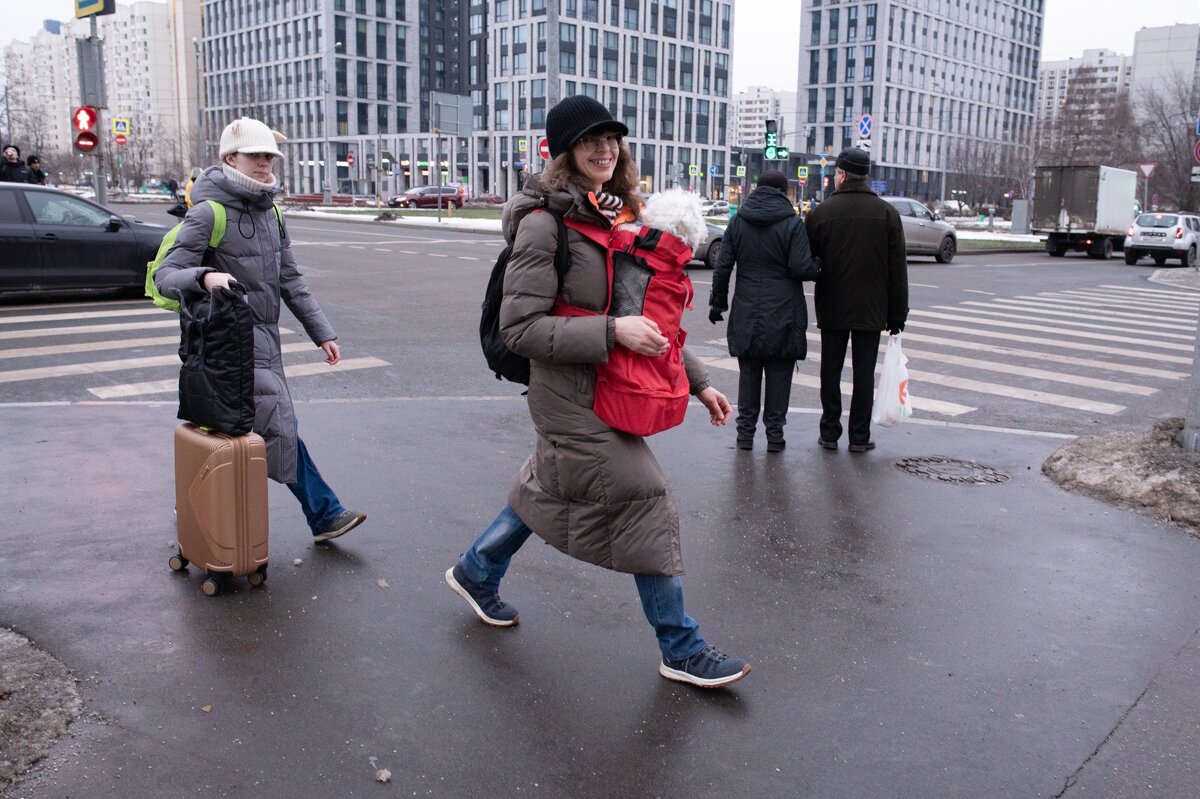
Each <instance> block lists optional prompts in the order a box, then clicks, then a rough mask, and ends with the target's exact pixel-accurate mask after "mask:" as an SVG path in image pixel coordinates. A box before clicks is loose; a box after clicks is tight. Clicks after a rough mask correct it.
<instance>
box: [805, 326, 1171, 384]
mask: <svg viewBox="0 0 1200 799" xmlns="http://www.w3.org/2000/svg"><path fill="white" fill-rule="evenodd" d="M808 335H809V336H810V337H813V336H814V334H813V333H809V334H808ZM904 341H906V342H907V341H920V342H923V343H926V344H940V345H942V346H945V347H956V348H958V349H965V350H976V351H978V352H988V353H992V354H994V355H1005V356H1011V357H1013V358H1025V359H1029V360H1035V361H1052V362H1054V363H1058V364H1067V365H1070V366H1082V367H1084V368H1087V369H1099V370H1104V371H1109V372H1124V373H1126V374H1131V375H1141V376H1143V377H1159V378H1162V379H1164V380H1182V379H1183V378H1185V377H1190V376H1191V375H1190V373H1188V372H1171V371H1168V370H1166V369H1154V368H1152V367H1149V366H1134V365H1133V364H1126V363H1111V362H1109V361H1096V360H1092V359H1091V358H1076V357H1073V356H1071V355H1060V354H1059V353H1056V352H1038V351H1037V350H1015V349H1012V348H1010V347H998V346H996V345H995V344H984V343H983V342H982V341H966V340H964V339H959V338H941V337H939V336H924V335H921V334H920V333H914V332H912V331H911V330H905V331H904Z"/></svg>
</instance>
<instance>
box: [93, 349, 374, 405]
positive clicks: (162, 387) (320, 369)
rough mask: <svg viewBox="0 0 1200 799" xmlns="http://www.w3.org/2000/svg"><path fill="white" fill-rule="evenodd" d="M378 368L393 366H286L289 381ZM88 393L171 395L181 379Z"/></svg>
mask: <svg viewBox="0 0 1200 799" xmlns="http://www.w3.org/2000/svg"><path fill="white" fill-rule="evenodd" d="M378 366H391V364H390V363H388V362H387V361H382V360H380V359H379V358H347V359H346V360H344V361H341V362H340V363H338V364H337V365H336V366H330V365H329V364H327V363H325V362H324V361H320V362H317V363H304V364H297V365H296V366H284V369H283V371H284V373H285V374H286V375H287V377H288V379H291V378H293V377H308V376H310V375H320V374H328V373H330V372H348V371H353V370H355V369H371V368H374V367H378ZM88 391H89V392H90V393H91V394H92V395H93V396H95V397H97V398H98V399H119V398H120V397H141V396H145V395H147V394H171V393H175V392H178V391H179V378H174V379H171V380H149V381H146V382H144V383H124V384H121V385H116V386H98V387H96V388H89V389H88Z"/></svg>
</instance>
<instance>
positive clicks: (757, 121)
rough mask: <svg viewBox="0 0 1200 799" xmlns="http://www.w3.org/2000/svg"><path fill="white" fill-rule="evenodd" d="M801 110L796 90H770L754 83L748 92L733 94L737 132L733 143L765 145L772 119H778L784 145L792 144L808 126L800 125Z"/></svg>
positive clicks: (777, 122)
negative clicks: (769, 123)
mask: <svg viewBox="0 0 1200 799" xmlns="http://www.w3.org/2000/svg"><path fill="white" fill-rule="evenodd" d="M798 113H799V112H798V110H797V108H796V93H795V92H786V91H778V90H776V89H769V88H767V87H766V86H751V87H750V88H748V89H746V90H745V91H741V92H738V93H737V94H735V95H734V96H733V120H734V135H733V137H732V139H733V140H732V142H731V144H732V146H733V147H735V148H743V147H745V148H761V147H762V146H763V135H764V133H765V131H766V123H767V120H768V119H773V120H775V124H776V126H777V133H778V134H779V142H780V144H782V145H783V146H784V147H791V146H792V143H793V141H797V142H799V141H800V140H799V139H794V138H793V135H794V134H795V135H799V134H800V133H801V131H803V129H804V125H803V124H800V125H799V126H797V123H798V122H799V119H798V118H797V114H798Z"/></svg>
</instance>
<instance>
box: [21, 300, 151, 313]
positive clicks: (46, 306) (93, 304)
mask: <svg viewBox="0 0 1200 799" xmlns="http://www.w3.org/2000/svg"><path fill="white" fill-rule="evenodd" d="M100 305H124V306H127V307H134V306H138V307H145V305H146V299H145V298H144V297H143V298H140V299H136V300H95V301H94V302H89V303H81V302H59V303H54V304H49V303H45V304H42V303H39V304H35V305H6V306H4V308H3V309H2V310H0V313H7V312H9V311H44V310H46V309H49V308H74V309H75V310H79V309H80V308H82V307H96V306H100Z"/></svg>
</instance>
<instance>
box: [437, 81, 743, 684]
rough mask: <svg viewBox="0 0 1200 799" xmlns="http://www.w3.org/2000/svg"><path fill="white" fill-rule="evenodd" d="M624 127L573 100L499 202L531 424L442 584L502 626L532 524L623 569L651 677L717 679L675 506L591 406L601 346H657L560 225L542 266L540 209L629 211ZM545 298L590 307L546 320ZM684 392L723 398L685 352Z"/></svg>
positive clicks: (510, 614)
mask: <svg viewBox="0 0 1200 799" xmlns="http://www.w3.org/2000/svg"><path fill="white" fill-rule="evenodd" d="M628 132H629V131H628V128H626V127H625V125H623V124H621V123H620V122H618V121H616V120H615V119H613V117H612V115H611V114H609V112H608V110H607V109H606V108H605V107H604V106H602V105H601V104H600V103H598V102H596V101H595V100H593V99H591V98H588V97H584V96H574V97H568V98H566V99H564V100H563V101H562V102H560V103H558V104H557V105H556V106H554V107H553V108H552V109H550V112H549V113H548V114H547V116H546V135H547V138H548V139H549V145H550V154H551V157H552V159H553V160H552V162H551V164H550V165H549V167H548V168H547V169H546V170H545V171H544V172H543V173H541V174H540V175H537V176H533V177H531V178H530V179H529V180H528V181H527V182H526V184H525V187H524V189H523V191H522V192H521V193H520V194H518V195H517V196H515V197H514V198H513V199H512V200H510V201H509V203H508V205H507V206H506V207H505V209H504V234H505V237H506V239H507V240H508V241H509V242H511V243H512V245H513V251H512V255H511V257H510V259H509V262H508V267H507V271H506V273H505V280H504V299H503V302H502V304H501V308H500V330H501V334H502V336H503V337H504V340H505V343H506V344H508V346H509V347H510V348H511V349H512V350H513V351H514V352H516V353H517V354H519V355H523V356H525V357H528V358H529V360H530V380H529V413H530V416H531V417H532V418H533V423H534V427H535V429H536V430H537V434H538V437H537V444H536V447H535V449H534V452H533V454H532V455H531V456H530V457H529V459H528V460H527V461H526V462H525V464H524V465H523V466H522V467H521V469H520V471H519V472H518V474H517V478H516V481H515V483H514V485H513V487H512V489H511V491H510V492H509V496H508V505H507V506H505V508H504V509H503V510H502V511H501V512H500V515H499V516H498V517H497V518H496V520H495V521H494V522H492V524H491V525H490V526H489V527H488V528H487V529H486V530H484V532H483V533H482V534H481V535H480V536H479V538H478V539H477V540H476V541H475V543H474V544H473V545H472V547H471V548H470V549H469V550H467V552H465V553H464V554H463V555H462V557H461V558H459V560H458V563H456V564H455V565H454V566H453V567H452V568H450V569H449V570H448V571H447V572H446V582H447V584H449V586H450V587H451V588H452V589H453V590H454V591H455V592H456V593H458V594H459V595H460V596H462V598H463V599H465V600H466V601H467V602H468V603H469V604H470V606H471V608H472V610H474V612H475V613H476V615H478V616H479V618H480V619H481V620H482V621H484V622H486V623H487V624H490V625H493V626H496V627H510V626H512V625H515V624H516V623H517V620H518V615H517V611H516V609H515V608H513V607H512V606H511V605H508V604H506V603H504V602H503V601H501V600H500V597H499V595H498V591H499V587H500V580H501V578H502V577H503V576H504V573H505V571H506V570H507V568H508V564H509V561H510V560H511V558H512V556H513V554H514V553H515V552H516V551H517V550H518V549H519V548H520V547H521V545H522V544H524V543H525V540H526V539H527V538H528V537H529V534H530V533H531V532H536V533H537V534H538V535H539V536H540V537H541V538H543V539H545V540H546V542H547V543H549V544H551V545H553V546H554V547H555V548H557V549H559V550H561V551H562V552H564V553H566V554H568V555H570V556H572V557H574V558H577V559H579V560H583V561H586V562H588V563H594V564H596V565H598V566H603V567H604V568H607V569H613V570H614V571H622V572H627V573H631V574H633V575H634V578H635V582H636V584H637V589H638V593H639V595H640V596H641V600H642V607H643V610H644V611H645V614H646V618H647V620H648V621H649V622H650V624H651V625H652V626H653V627H654V629H655V633H656V635H657V636H658V641H659V647H660V649H661V650H662V663H661V664H660V666H659V672H660V674H662V676H664V677H667V678H668V679H673V680H678V681H680V682H686V683H690V684H692V685H699V686H703V687H714V686H718V685H727V684H729V683H731V682H734V681H736V680H739V679H741V678H742V677H743V676H745V675H746V674H747V673H748V672H749V671H750V667H749V665H747V664H746V662H745V661H744V660H741V659H739V658H733V657H728V656H726V655H724V654H722V653H721V652H719V651H718V650H717V649H716V648H715V647H712V646H710V645H708V644H706V643H705V641H704V639H703V638H702V637H701V636H700V633H699V629H698V625H697V624H696V622H695V620H694V619H692V618H691V617H690V616H688V615H687V613H686V612H685V611H684V609H683V588H682V584H681V582H680V579H679V575H681V574H682V573H683V559H682V556H681V553H680V545H679V514H678V511H677V510H676V507H675V500H674V498H673V497H672V495H671V492H670V489H669V488H668V487H667V484H666V479H665V478H664V476H663V474H662V470H661V469H660V468H659V466H658V462H657V461H656V460H655V459H654V455H653V454H652V453H651V452H650V449H649V447H647V446H646V441H645V439H643V438H641V437H639V436H635V435H632V434H629V433H625V432H621V431H619V430H616V429H614V428H612V427H609V426H608V425H606V424H605V423H604V422H602V421H600V419H599V418H598V417H597V416H596V414H595V413H593V411H592V402H593V398H594V392H595V385H596V370H595V364H597V363H604V362H605V361H606V360H607V358H608V353H609V351H610V350H612V349H613V347H614V346H624V347H627V348H628V349H630V350H632V351H633V352H635V353H638V354H640V355H643V356H645V357H649V358H654V357H658V356H660V355H662V354H663V353H665V352H666V351H667V349H668V342H667V339H666V338H665V337H664V336H662V335H661V334H660V332H659V328H658V325H657V324H655V323H654V321H653V320H651V319H648V318H646V317H643V316H628V317H620V318H616V317H611V316H607V315H605V313H604V312H605V309H606V308H607V306H608V295H609V285H608V274H607V269H606V262H607V261H606V258H607V253H606V252H605V250H604V249H602V248H601V247H600V245H598V244H596V243H595V242H594V241H593V240H592V239H590V238H588V237H587V236H585V235H583V234H582V233H580V232H579V231H577V230H574V229H572V228H568V230H567V234H568V236H567V240H568V244H569V248H570V269H569V270H568V271H567V274H566V276H565V278H564V279H563V281H562V286H561V289H560V287H559V284H558V275H557V273H556V272H555V269H554V254H555V249H556V247H557V243H558V232H557V229H558V226H557V222H556V221H555V219H554V217H553V216H552V215H551V214H550V213H544V212H541V209H542V208H548V209H549V210H550V211H552V212H554V213H558V214H560V215H562V216H563V218H564V219H565V220H568V221H569V222H571V223H572V224H579V225H587V226H592V227H594V228H597V229H598V230H600V231H604V233H605V235H607V232H608V231H609V230H611V229H612V228H613V227H614V226H615V225H617V224H619V223H621V222H624V221H632V220H634V219H636V218H637V216H638V212H639V210H640V207H641V203H640V201H639V199H638V195H637V192H636V186H637V173H636V169H635V167H634V162H633V157H632V155H631V153H630V151H629V148H628V147H626V146H625V145H624V144H622V141H621V139H622V137H623V136H624V135H625V134H627V133H628ZM556 297H561V298H562V301H563V302H564V303H565V304H566V305H570V306H575V307H577V308H582V309H585V310H589V311H593V312H595V315H589V316H556V315H554V313H553V309H554V304H555V300H556ZM684 364H685V369H686V371H687V377H688V382H689V383H690V386H691V392H692V394H693V395H694V396H695V397H696V398H697V399H698V400H699V401H700V402H701V403H702V404H703V405H704V406H705V408H706V409H707V410H708V412H709V417H710V420H711V421H712V423H713V424H717V425H722V424H725V423H726V422H727V421H728V420H729V418H730V417H731V415H732V409H731V408H730V406H729V402H728V400H726V398H725V396H724V395H723V394H721V393H720V392H719V391H717V390H716V389H715V388H713V387H712V386H710V385H709V384H708V379H707V375H706V373H705V370H704V367H703V366H702V365H701V363H700V362H699V361H698V360H697V359H696V358H695V357H693V356H692V355H691V354H690V353H688V352H687V350H686V349H685V350H684Z"/></svg>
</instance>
